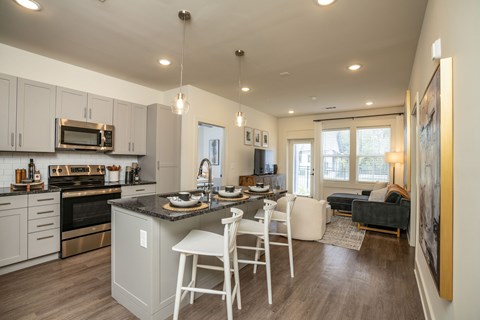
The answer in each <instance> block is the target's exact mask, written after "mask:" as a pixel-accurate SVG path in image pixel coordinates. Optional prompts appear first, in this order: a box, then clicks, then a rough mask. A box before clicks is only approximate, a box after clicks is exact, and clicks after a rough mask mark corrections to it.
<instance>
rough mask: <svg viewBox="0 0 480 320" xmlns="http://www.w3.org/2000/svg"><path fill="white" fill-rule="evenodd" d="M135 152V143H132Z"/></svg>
mask: <svg viewBox="0 0 480 320" xmlns="http://www.w3.org/2000/svg"><path fill="white" fill-rule="evenodd" d="M133 151H135V142H132V152H133Z"/></svg>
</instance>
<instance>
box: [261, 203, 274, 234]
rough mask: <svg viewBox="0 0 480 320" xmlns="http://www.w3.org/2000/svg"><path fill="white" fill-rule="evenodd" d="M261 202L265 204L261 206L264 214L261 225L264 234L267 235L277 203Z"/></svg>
mask: <svg viewBox="0 0 480 320" xmlns="http://www.w3.org/2000/svg"><path fill="white" fill-rule="evenodd" d="M263 202H264V203H265V205H264V206H263V211H264V212H265V213H264V221H263V223H264V224H265V234H268V231H269V226H270V221H272V214H273V211H274V210H275V208H276V207H277V203H276V202H275V201H272V200H267V199H265V200H263Z"/></svg>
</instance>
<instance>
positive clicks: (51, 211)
mask: <svg viewBox="0 0 480 320" xmlns="http://www.w3.org/2000/svg"><path fill="white" fill-rule="evenodd" d="M47 213H53V210H48V211H40V212H37V214H47Z"/></svg>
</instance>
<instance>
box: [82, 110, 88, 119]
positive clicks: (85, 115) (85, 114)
mask: <svg viewBox="0 0 480 320" xmlns="http://www.w3.org/2000/svg"><path fill="white" fill-rule="evenodd" d="M83 117H84V118H85V119H87V108H83Z"/></svg>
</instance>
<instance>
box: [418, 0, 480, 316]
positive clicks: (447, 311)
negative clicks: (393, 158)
mask: <svg viewBox="0 0 480 320" xmlns="http://www.w3.org/2000/svg"><path fill="white" fill-rule="evenodd" d="M479 30H480V1H478V0H461V1H452V0H430V1H428V6H427V10H426V13H425V19H424V22H423V27H422V33H421V36H420V39H419V43H418V47H417V52H416V56H415V63H414V66H413V70H412V75H411V78H410V90H411V93H412V99H413V98H414V97H415V94H416V92H419V93H420V96H422V95H423V93H424V91H425V89H426V87H427V85H428V82H429V80H430V78H431V76H432V75H433V72H434V70H435V66H436V65H435V63H434V62H432V60H431V58H430V48H431V45H432V43H433V41H435V40H436V39H438V38H441V41H442V57H453V113H454V119H453V122H454V124H453V126H454V134H453V141H454V145H453V149H454V159H453V163H454V167H453V174H454V182H453V185H454V190H453V199H454V204H453V301H452V302H449V301H447V300H444V299H441V298H439V296H438V293H437V289H436V287H435V285H434V283H433V279H432V276H431V274H430V271H429V269H428V266H427V264H426V261H425V258H424V256H423V253H422V251H421V248H420V246H419V245H417V246H416V248H417V249H416V254H415V263H416V272H417V276H418V278H419V286H420V292H421V293H422V294H423V302H424V304H426V306H427V316H428V317H430V318H431V319H437V320H441V319H480V303H479V297H478V290H479V287H480V272H479V270H480V250H479V249H478V244H479V243H480V231H479V226H480V214H479V205H478V201H476V199H477V198H478V191H479V189H480V188H479V181H480V171H479V170H478V158H479V157H480V134H478V123H479V119H480V108H479V106H478V103H479V101H480V90H479V83H480V67H479V64H478V58H479V56H480V32H479ZM413 103H414V102H413V101H412V106H413ZM413 138H414V137H412V139H413ZM417 238H418V237H417Z"/></svg>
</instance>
